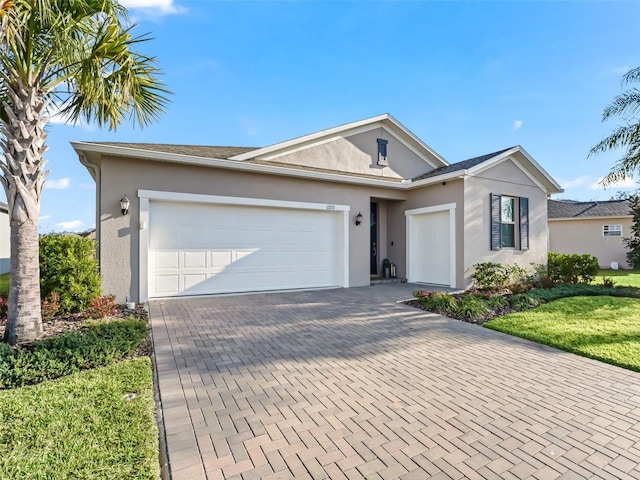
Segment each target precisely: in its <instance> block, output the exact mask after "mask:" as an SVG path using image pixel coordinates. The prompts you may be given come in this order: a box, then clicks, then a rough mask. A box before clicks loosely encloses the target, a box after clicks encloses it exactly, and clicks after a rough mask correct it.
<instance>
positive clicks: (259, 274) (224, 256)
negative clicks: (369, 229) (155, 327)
mask: <svg viewBox="0 0 640 480" xmlns="http://www.w3.org/2000/svg"><path fill="white" fill-rule="evenodd" d="M149 215H150V216H149V225H150V232H149V235H150V240H149V245H150V252H149V259H150V261H149V266H150V271H149V294H150V296H151V297H154V296H155V297H158V296H177V295H197V294H209V293H230V292H243V291H260V290H278V289H291V288H311V287H324V286H339V285H340V284H341V282H340V278H341V275H342V274H343V264H342V263H341V260H340V259H341V257H340V249H341V248H342V240H341V238H342V237H341V235H342V230H341V225H342V223H341V219H342V213H341V212H333V211H332V212H329V211H318V210H297V209H295V210H294V209H285V208H266V207H245V206H234V205H199V204H188V203H176V202H164V201H157V202H156V201H152V202H151V203H150V213H149ZM160 221H161V222H160Z"/></svg>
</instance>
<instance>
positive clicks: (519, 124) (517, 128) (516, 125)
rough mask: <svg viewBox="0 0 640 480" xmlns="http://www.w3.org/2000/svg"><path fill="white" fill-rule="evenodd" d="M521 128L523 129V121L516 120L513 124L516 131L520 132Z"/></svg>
mask: <svg viewBox="0 0 640 480" xmlns="http://www.w3.org/2000/svg"><path fill="white" fill-rule="evenodd" d="M520 127H522V120H516V121H515V122H513V129H514V130H520Z"/></svg>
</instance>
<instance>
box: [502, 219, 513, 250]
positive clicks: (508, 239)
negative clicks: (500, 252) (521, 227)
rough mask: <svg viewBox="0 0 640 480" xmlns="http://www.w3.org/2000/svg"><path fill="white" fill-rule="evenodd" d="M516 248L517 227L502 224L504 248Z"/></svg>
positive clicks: (510, 224)
mask: <svg viewBox="0 0 640 480" xmlns="http://www.w3.org/2000/svg"><path fill="white" fill-rule="evenodd" d="M515 246H516V226H515V224H513V223H503V224H502V247H507V248H508V247H511V248H515Z"/></svg>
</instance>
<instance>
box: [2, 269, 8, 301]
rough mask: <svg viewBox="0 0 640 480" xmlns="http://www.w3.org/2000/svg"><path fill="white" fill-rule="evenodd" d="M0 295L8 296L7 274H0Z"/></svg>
mask: <svg viewBox="0 0 640 480" xmlns="http://www.w3.org/2000/svg"><path fill="white" fill-rule="evenodd" d="M0 295H4V296H9V274H8V273H3V274H2V275H0Z"/></svg>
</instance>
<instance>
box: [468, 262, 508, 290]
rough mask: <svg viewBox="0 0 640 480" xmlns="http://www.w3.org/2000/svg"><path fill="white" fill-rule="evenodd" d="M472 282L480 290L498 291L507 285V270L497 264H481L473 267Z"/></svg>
mask: <svg viewBox="0 0 640 480" xmlns="http://www.w3.org/2000/svg"><path fill="white" fill-rule="evenodd" d="M473 269H474V272H473V280H474V281H475V284H476V287H478V288H479V289H481V290H488V289H490V290H500V289H502V288H505V287H506V286H507V285H508V284H509V277H510V274H509V270H508V269H507V268H506V267H505V266H504V265H501V264H499V263H494V262H483V263H476V264H475V265H474V266H473Z"/></svg>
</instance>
